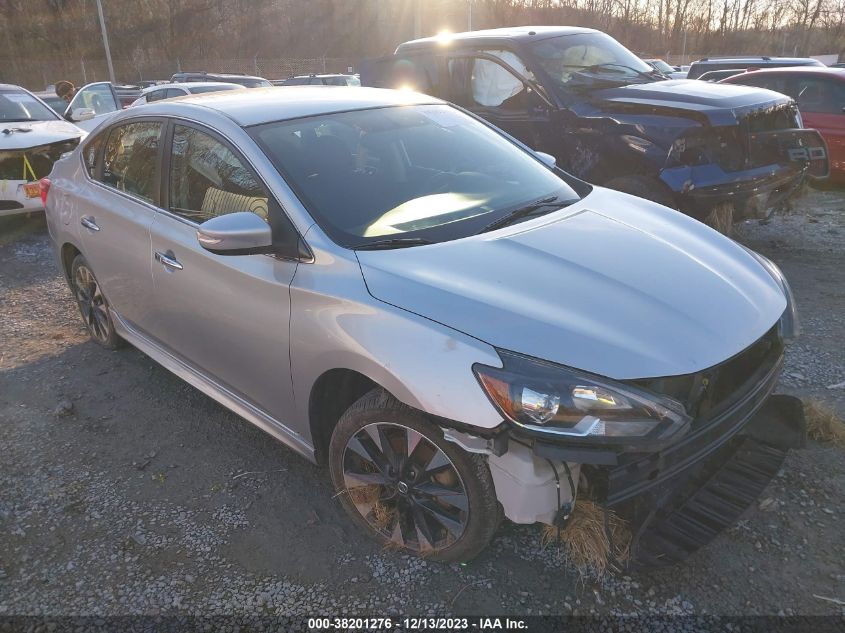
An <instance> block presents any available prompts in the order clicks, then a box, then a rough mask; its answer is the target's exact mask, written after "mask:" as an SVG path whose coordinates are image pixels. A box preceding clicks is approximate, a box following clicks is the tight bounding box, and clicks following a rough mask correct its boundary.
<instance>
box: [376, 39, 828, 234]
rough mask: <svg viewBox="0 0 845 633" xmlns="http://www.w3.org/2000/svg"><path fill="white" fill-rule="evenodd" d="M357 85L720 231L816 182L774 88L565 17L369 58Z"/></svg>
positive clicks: (818, 172)
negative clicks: (720, 76)
mask: <svg viewBox="0 0 845 633" xmlns="http://www.w3.org/2000/svg"><path fill="white" fill-rule="evenodd" d="M361 82H362V84H363V85H365V86H375V87H385V88H408V89H412V90H416V91H419V92H423V93H427V94H431V95H433V96H436V97H440V98H443V99H447V100H449V101H452V102H453V103H456V104H457V105H460V106H463V107H464V108H466V109H467V110H469V111H471V112H473V113H475V114H477V115H478V116H480V117H482V118H484V119H486V120H487V121H490V122H491V123H493V124H494V125H496V126H498V127H500V128H502V129H503V130H505V131H506V132H508V133H510V134H511V135H512V136H514V137H516V138H517V139H519V140H521V141H522V142H523V143H525V144H526V145H528V146H530V147H531V148H533V149H535V150H537V151H542V152H545V153H548V154H551V155H552V156H554V157H555V159H556V160H557V164H558V166H560V167H561V168H562V169H564V170H566V171H568V172H569V173H572V174H574V175H576V176H578V177H580V178H583V179H584V180H587V181H590V182H593V183H596V184H601V185H604V186H607V187H610V188H612V189H618V190H620V191H624V192H627V193H631V194H634V195H637V196H640V197H643V198H648V199H650V200H653V201H655V202H659V203H661V204H664V205H666V206H669V207H673V208H676V209H679V210H681V211H683V212H685V213H687V214H689V215H692V216H694V217H696V218H698V219H701V220H704V221H707V222H708V223H710V224H711V225H714V226H716V227H717V228H719V229H720V230H723V231H727V230H729V228H730V224H731V222H732V221H735V220H740V219H744V218H747V217H764V216H766V215H768V213H769V212H770V211H771V210H772V209H773V208H775V207H776V206H778V205H780V204H782V203H783V202H785V201H786V200H788V199H789V197H790V196H791V195H792V194H793V193H794V192H795V191H796V190H797V189H798V188H799V187H800V186H801V184H802V183H803V182H804V180H805V178H806V177H808V176H809V177H811V178H824V177H826V176H827V172H828V158H827V148H826V146H825V143H824V140H823V139H822V138H821V136H820V135H819V134H818V132H816V131H815V130H807V129H802V124H801V118H800V114H799V113H798V110H797V108H796V106H795V103H794V102H793V101H792V100H791V99H790V98H789V97H787V96H784V95H781V94H779V93H776V92H772V91H769V90H762V89H757V88H750V87H746V86H727V85H714V84H709V83H704V82H699V81H693V80H669V79H667V78H666V77H665V76H663V75H661V74H660V73H659V72H658V71H656V70H655V69H654V68H652V67H651V66H649V65H648V64H646V63H645V62H643V61H642V60H640V59H639V58H638V57H637V56H636V55H634V54H633V53H631V52H630V51H629V50H628V49H626V48H625V47H624V46H622V45H621V44H619V42H617V41H616V40H614V39H613V38H612V37H610V36H608V35H606V34H605V33H602V32H600V31H595V30H592V29H583V28H575V27H559V26H554V27H518V28H505V29H494V30H489V31H474V32H469V33H459V34H452V35H449V36H446V37H442V36H440V37H434V38H426V39H421V40H415V41H412V42H406V43H404V44H401V45H400V46H399V47H398V48H397V49H396V52H395V53H394V54H393V55H390V56H388V57H384V58H380V59H375V60H369V61H367V62H365V64H364V65H363V67H362V70H361Z"/></svg>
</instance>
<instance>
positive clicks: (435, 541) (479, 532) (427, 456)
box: [329, 389, 500, 562]
mask: <svg viewBox="0 0 845 633" xmlns="http://www.w3.org/2000/svg"><path fill="white" fill-rule="evenodd" d="M329 469H330V471H331V477H332V482H333V484H334V487H335V489H336V490H337V491H338V493H339V494H338V497H339V499H340V502H341V504H342V505H343V507H344V509H345V510H346V512H347V513H348V514H349V516H350V517H351V518H352V520H353V521H354V522H355V523H356V524H358V525H359V526H360V527H361V528H363V529H364V530H365V531H366V532H367V533H368V534H369V535H370V536H371V537H372V538H374V539H375V540H377V541H378V542H380V543H381V544H383V545H385V546H387V547H396V548H400V549H407V550H411V551H413V552H415V553H417V554H419V555H420V556H424V557H426V558H430V559H432V560H437V561H442V562H456V561H465V560H469V559H471V558H473V557H475V556H476V555H477V554H478V553H479V552H480V551H481V550H483V549H484V548H485V547H486V546H487V544H488V543H489V542H490V539H492V537H493V534H495V532H496V529H497V527H498V524H499V518H500V515H499V509H498V503H497V501H496V492H495V489H494V487H493V479H492V477H491V476H490V471H489V469H488V467H487V463H486V461H485V460H484V459H483V458H482V457H481V456H479V455H472V454H470V453H467V452H465V451H464V450H463V449H461V448H460V447H459V446H457V445H456V444H454V443H452V442H449V441H447V440H445V439H444V438H443V434H442V432H441V431H440V429H439V428H438V427H437V426H435V425H434V424H432V423H431V422H430V421H429V420H428V418H427V417H426V416H425V414H423V413H422V412H420V411H417V410H415V409H412V408H411V407H408V406H406V405H404V404H402V403H401V402H399V401H398V400H396V399H395V398H394V397H393V396H391V395H390V394H389V393H387V392H386V391H384V390H383V389H374V390H373V391H371V392H369V393H368V394H366V395H365V396H363V397H362V398H361V399H360V400H358V401H357V402H356V403H355V404H353V405H352V406H351V407H350V408H349V409H348V410H347V411H346V412H345V413H344V414H343V416H342V417H341V419H340V421H339V422H338V424H337V426H336V427H335V430H334V432H333V434H332V439H331V443H330V445H329Z"/></svg>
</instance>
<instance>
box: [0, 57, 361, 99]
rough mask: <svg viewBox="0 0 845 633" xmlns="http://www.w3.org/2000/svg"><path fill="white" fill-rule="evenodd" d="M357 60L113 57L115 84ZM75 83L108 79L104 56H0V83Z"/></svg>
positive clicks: (38, 86)
mask: <svg viewBox="0 0 845 633" xmlns="http://www.w3.org/2000/svg"><path fill="white" fill-rule="evenodd" d="M357 63H358V60H354V61H353V60H351V59H343V58H336V57H317V58H314V59H296V58H278V59H265V58H261V57H253V58H247V59H218V60H209V59H176V60H145V61H138V60H126V59H115V60H113V64H114V74H115V79H116V80H117V82H118V83H129V84H131V83H135V82H138V81H142V80H156V79H157V80H169V79H170V77H171V75H173V73H175V72H178V71H202V70H205V71H208V72H218V73H241V74H244V75H257V76H259V77H264V78H266V79H285V78H287V77H290V76H291V75H305V74H310V73H347V72H356V71H357ZM62 79H64V80H67V81H70V82H72V83H74V84H75V85H76V86H82V85H85V84H87V83H91V82H94V81H108V80H109V71H108V65H107V64H106V61H105V60H104V59H94V60H91V59H19V58H7V59H3V58H0V83H10V84H17V85H19V86H24V87H25V88H28V89H30V90H34V91H40V90H44V89H45V88H46V87H47V86H50V85H52V84H55V83H56V82H57V81H60V80H62Z"/></svg>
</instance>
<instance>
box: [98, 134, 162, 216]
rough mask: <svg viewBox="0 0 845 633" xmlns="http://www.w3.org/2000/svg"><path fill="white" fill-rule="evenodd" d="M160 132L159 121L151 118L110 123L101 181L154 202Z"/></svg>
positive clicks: (156, 186) (156, 185)
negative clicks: (136, 121)
mask: <svg viewBox="0 0 845 633" xmlns="http://www.w3.org/2000/svg"><path fill="white" fill-rule="evenodd" d="M160 136H161V124H160V123H155V122H151V121H143V122H139V123H127V124H126V125H118V126H116V127H113V128H112V129H111V131H110V132H109V138H108V141H107V142H106V147H105V152H104V153H103V173H102V177H101V178H100V180H101V181H102V183H103V184H105V185H108V186H109V187H114V188H115V189H117V190H118V191H123V192H126V193H128V194H131V195H133V196H135V197H137V198H141V199H142V200H145V201H147V202H155V200H156V198H157V197H158V196H157V195H156V194H157V191H156V190H157V189H158V181H157V179H156V167H157V163H158V144H159V138H160Z"/></svg>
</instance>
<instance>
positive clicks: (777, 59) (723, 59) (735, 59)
mask: <svg viewBox="0 0 845 633" xmlns="http://www.w3.org/2000/svg"><path fill="white" fill-rule="evenodd" d="M724 62H763V63H768V62H812V63H816V62H818V60H817V59H813V58H812V57H767V56H762V57H761V56H755V55H749V56H745V57H743V56H740V57H704V58H703V59H699V60H696V61H694V62H693V64H721V63H724Z"/></svg>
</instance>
